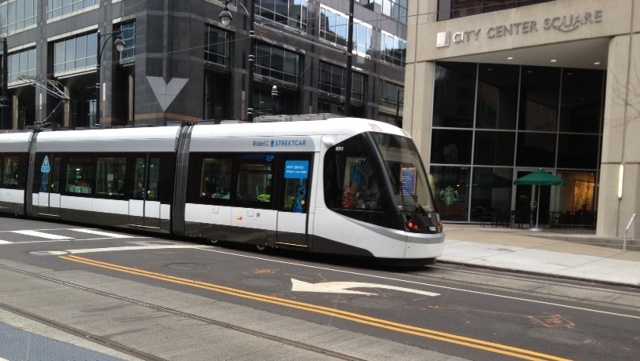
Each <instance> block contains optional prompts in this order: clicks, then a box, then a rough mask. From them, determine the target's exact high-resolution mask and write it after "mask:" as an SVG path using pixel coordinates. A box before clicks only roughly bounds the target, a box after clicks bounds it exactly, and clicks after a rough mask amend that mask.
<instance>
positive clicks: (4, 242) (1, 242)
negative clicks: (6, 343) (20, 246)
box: [0, 239, 11, 361]
mask: <svg viewBox="0 0 640 361" xmlns="http://www.w3.org/2000/svg"><path fill="white" fill-rule="evenodd" d="M0 244H11V242H9V241H3V240H1V239H0ZM0 361H2V360H0Z"/></svg>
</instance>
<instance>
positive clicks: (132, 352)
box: [0, 264, 365, 361]
mask: <svg viewBox="0 0 640 361" xmlns="http://www.w3.org/2000/svg"><path fill="white" fill-rule="evenodd" d="M0 269H2V270H5V271H10V272H14V273H17V274H21V275H24V276H28V277H33V278H37V279H39V280H43V281H47V282H51V283H55V284H57V285H60V286H64V287H69V288H74V289H77V290H81V291H84V292H88V293H91V294H93V295H98V296H102V297H107V298H111V299H114V300H118V301H122V302H126V303H129V304H132V305H136V306H141V307H145V308H148V309H152V310H154V311H158V312H164V313H169V314H172V315H175V316H178V317H182V318H185V319H189V320H193V321H199V322H203V323H206V324H208V325H212V326H216V327H220V328H224V329H228V330H232V331H235V332H239V333H243V334H245V335H250V336H253V337H258V338H262V339H265V340H269V341H273V342H276V343H280V344H283V345H287V346H290V347H294V348H298V349H301V350H305V351H309V352H314V353H317V354H319V355H322V356H324V357H331V358H334V359H337V360H345V361H365V360H364V359H362V358H358V357H355V356H351V355H347V354H344V353H340V352H336V351H332V350H329V349H326V348H322V347H318V346H314V345H310V344H308V343H304V342H299V341H295V340H291V339H288V338H284V337H280V336H276V335H272V334H268V333H265V332H261V331H256V330H252V329H249V328H246V327H243V326H239V325H234V324H231V323H228V322H224V321H219V320H215V319H212V318H208V317H204V316H199V315H196V314H192V313H188V312H184V311H180V310H178V309H175V308H170V307H166V306H162V305H159V304H155V303H150V302H146V301H142V300H139V299H135V298H131V297H126V296H122V295H118V294H115V293H112V292H107V291H103V290H99V289H96V288H92V287H87V286H84V285H81V284H78V283H75V282H71V281H65V280H62V279H59V278H56V277H53V276H49V275H45V274H42V273H36V272H31V271H27V270H23V269H20V268H17V267H12V266H8V265H5V264H0ZM0 309H3V310H5V311H7V312H11V313H14V314H17V315H19V316H22V317H25V318H28V319H31V320H33V321H36V322H40V323H42V324H45V325H47V326H49V327H52V328H55V329H58V330H60V331H63V332H66V333H69V334H71V335H74V336H77V337H81V338H84V339H87V340H89V341H92V342H94V343H97V344H99V345H102V346H105V347H108V348H110V349H112V350H114V351H119V352H121V353H123V354H126V355H129V356H132V357H135V358H138V359H142V360H148V361H170V360H168V359H164V358H161V357H158V356H155V355H152V354H149V353H147V352H144V351H142V350H138V349H135V348H132V347H129V346H127V345H125V344H122V343H119V342H116V341H113V340H111V339H109V338H106V337H102V336H99V335H96V334H92V333H90V332H87V331H85V330H82V329H79V328H75V327H73V326H70V325H66V324H63V323H60V322H57V321H55V320H52V319H50V318H47V317H43V316H41V315H38V314H35V313H33V312H30V311H27V310H24V309H21V308H18V307H15V306H12V305H9V304H6V303H4V302H0Z"/></svg>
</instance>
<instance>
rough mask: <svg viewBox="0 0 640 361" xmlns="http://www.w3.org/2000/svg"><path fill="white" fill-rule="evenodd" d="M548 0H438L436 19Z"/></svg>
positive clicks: (458, 16)
mask: <svg viewBox="0 0 640 361" xmlns="http://www.w3.org/2000/svg"><path fill="white" fill-rule="evenodd" d="M548 1H552V0H439V1H438V20H448V19H454V18H460V17H463V16H470V15H476V14H482V13H487V12H490V11H498V10H504V9H511V8H516V7H519V6H525V5H532V4H538V3H543V2H548Z"/></svg>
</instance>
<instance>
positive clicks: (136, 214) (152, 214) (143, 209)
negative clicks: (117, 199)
mask: <svg viewBox="0 0 640 361" xmlns="http://www.w3.org/2000/svg"><path fill="white" fill-rule="evenodd" d="M133 174H134V179H133V199H131V200H130V201H129V216H130V218H131V219H130V221H131V224H132V225H134V226H137V227H144V228H152V229H160V220H161V208H162V207H161V204H160V200H159V198H158V189H159V185H160V184H159V183H160V158H157V157H150V156H146V157H138V158H136V159H135V162H134V173H133Z"/></svg>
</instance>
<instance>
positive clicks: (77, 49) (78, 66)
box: [53, 33, 98, 76]
mask: <svg viewBox="0 0 640 361" xmlns="http://www.w3.org/2000/svg"><path fill="white" fill-rule="evenodd" d="M97 46H98V39H97V35H96V33H91V34H86V35H80V36H78V37H75V38H70V39H66V40H60V41H58V42H55V43H54V44H53V59H54V64H53V71H54V74H55V75H56V76H60V75H64V74H67V73H75V72H82V71H87V70H92V69H95V67H96V61H97V59H96V58H97V50H98V49H97Z"/></svg>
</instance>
